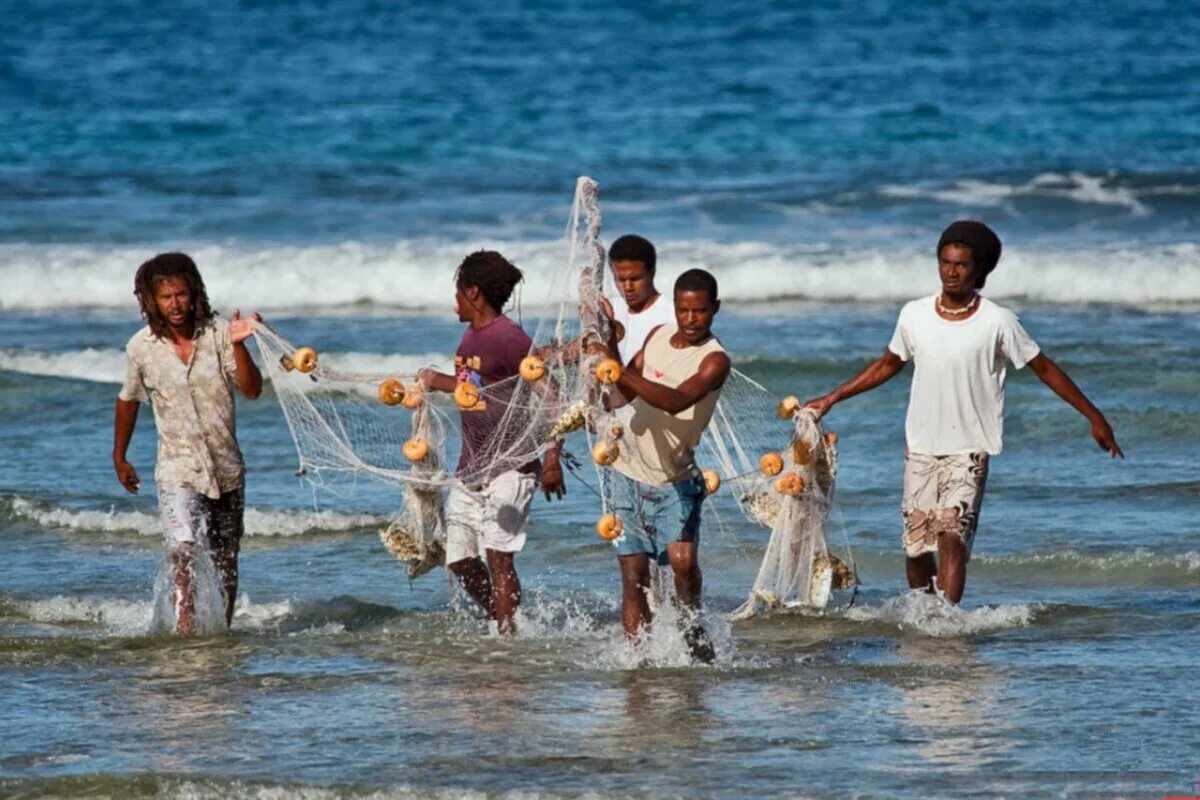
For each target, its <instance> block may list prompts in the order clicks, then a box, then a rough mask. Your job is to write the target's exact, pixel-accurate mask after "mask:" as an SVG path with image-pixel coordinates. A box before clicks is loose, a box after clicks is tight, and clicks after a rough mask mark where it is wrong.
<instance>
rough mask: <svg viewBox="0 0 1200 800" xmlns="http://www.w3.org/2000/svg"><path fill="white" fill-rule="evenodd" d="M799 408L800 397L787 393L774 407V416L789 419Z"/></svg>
mask: <svg viewBox="0 0 1200 800" xmlns="http://www.w3.org/2000/svg"><path fill="white" fill-rule="evenodd" d="M799 410H800V399H799V398H798V397H796V396H795V395H788V396H787V397H785V398H783V399H782V400H780V401H779V406H778V407H777V408H776V409H775V416H777V417H779V418H780V419H791V418H792V417H794V416H796V412H797V411H799Z"/></svg>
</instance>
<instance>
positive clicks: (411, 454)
mask: <svg viewBox="0 0 1200 800" xmlns="http://www.w3.org/2000/svg"><path fill="white" fill-rule="evenodd" d="M427 455H429V445H428V444H426V443H425V442H424V441H423V440H421V439H409V440H408V441H407V442H405V443H404V457H405V458H407V459H408V460H409V461H424V460H425V456H427Z"/></svg>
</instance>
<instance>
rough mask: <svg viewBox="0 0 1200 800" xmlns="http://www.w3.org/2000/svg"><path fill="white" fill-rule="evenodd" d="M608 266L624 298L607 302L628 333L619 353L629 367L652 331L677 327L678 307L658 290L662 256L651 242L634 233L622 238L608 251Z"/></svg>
mask: <svg viewBox="0 0 1200 800" xmlns="http://www.w3.org/2000/svg"><path fill="white" fill-rule="evenodd" d="M608 263H609V264H611V265H612V271H613V282H614V283H615V284H616V286H617V291H618V292H619V293H620V295H621V296H620V298H618V300H617V302H616V303H613V304H611V305H610V304H609V303H608V302H607V301H605V305H606V310H607V311H608V314H609V316H610V317H612V318H613V320H614V321H616V322H617V323H618V324H619V325H620V326H621V330H623V331H624V335H622V336H621V338H620V340H619V341H618V342H617V352H618V353H619V354H620V356H621V363H622V364H628V363H630V362H631V361H632V360H633V357H634V356H636V355H637V354H638V351H639V350H641V349H642V345H643V344H645V343H646V337H647V336H648V335H649V334H650V331H652V330H654V329H655V328H657V327H658V326H659V325H674V324H675V308H674V306H673V305H672V303H671V301H670V300H669V299H668V298H665V297H663V296H662V295H661V294H659V293H658V290H657V289H655V288H654V275H655V269H656V267H657V265H658V254H657V252H656V251H655V249H654V245H653V244H651V243H650V242H649V241H648V240H646V239H643V238H642V237H641V236H635V235H633V234H629V235H626V236H622V237H621V238H619V239H617V240H616V241H615V242H613V243H612V245H611V246H610V247H609V248H608ZM622 300H623V301H624V302H621V301H622Z"/></svg>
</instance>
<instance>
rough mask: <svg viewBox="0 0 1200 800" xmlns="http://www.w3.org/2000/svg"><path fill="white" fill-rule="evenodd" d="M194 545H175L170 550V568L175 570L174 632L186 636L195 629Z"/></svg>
mask: <svg viewBox="0 0 1200 800" xmlns="http://www.w3.org/2000/svg"><path fill="white" fill-rule="evenodd" d="M194 548H195V546H194V545H191V544H184V545H176V546H175V548H174V549H173V550H172V552H171V568H172V569H173V570H174V571H175V632H176V633H178V634H180V635H181V636H187V635H189V634H191V633H192V631H193V630H195V621H196V596H195V593H194V591H193V586H192V584H193V581H192V568H193V566H194V565H195V560H196V553H195V549H194Z"/></svg>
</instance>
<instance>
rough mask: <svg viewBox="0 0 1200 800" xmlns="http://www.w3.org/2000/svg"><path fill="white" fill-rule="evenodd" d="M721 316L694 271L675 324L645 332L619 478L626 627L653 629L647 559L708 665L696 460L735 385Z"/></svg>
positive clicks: (706, 278)
mask: <svg viewBox="0 0 1200 800" xmlns="http://www.w3.org/2000/svg"><path fill="white" fill-rule="evenodd" d="M720 307H721V302H720V300H719V299H718V297H717V281H716V279H715V278H713V276H712V275H710V274H709V273H707V272H705V271H704V270H700V269H692V270H688V271H687V272H685V273H683V274H682V275H680V276H679V279H678V280H677V281H676V282H675V292H674V309H675V315H674V316H675V319H674V321H673V322H672V323H671V324H668V325H661V326H658V327H656V328H655V329H653V330H652V331H650V332H649V334H648V335H647V337H646V339H645V346H644V347H642V348H641V349H640V350H639V351H638V352H637V353H636V354H635V355H634V356H633V358H632V360H631V362H630V364H629V366H628V367H627V368H626V369H625V370H624V372H623V373H622V375H621V379H620V381H619V382H618V383H617V388H618V389H619V390H620V391H621V394H622V395H623V396H624V398H625V399H626V400H628V401H629V408H630V412H629V414H628V416H627V417H624V418H623V432H622V436H621V439H620V444H619V454H618V456H617V459H616V461H615V462H614V464H613V468H614V469H615V470H616V471H617V472H618V473H619V474H618V476H617V480H616V487H615V489H616V491H615V496H616V500H615V502H616V512H617V516H618V517H619V518H620V519H621V522H622V525H623V530H622V533H621V536H620V537H618V538H617V539H616V540H615V542H614V544H615V546H616V550H617V557H618V561H619V562H620V565H621V585H622V595H621V621H622V624H623V626H624V628H625V633H626V634H627V635H628V636H629V637H631V638H634V637H636V636H638V634H639V633H640V632H642V631H643V630H644V629H645V628H646V627H647V626H648V625H649V624H650V621H651V612H650V604H649V600H648V597H647V592H648V591H649V589H650V559H651V558H654V559H656V560H657V561H658V563H660V564H662V565H664V566H665V565H667V564H669V565H670V567H671V570H672V572H673V573H674V578H675V593H676V595H677V596H678V598H679V601H680V603H681V604H682V605H683V607H684V610H685V611H686V612H687V616H688V620H687V628H686V630H685V639H686V641H687V643H688V646H689V648H690V649H691V651H692V655H693V656H694V657H695V658H696V659H697V660H700V661H706V662H708V661H712V660H713V657H714V653H713V649H712V644H711V642H710V641H709V639H708V636H707V634H706V633H705V632H704V629H703V628H702V627H701V625H700V621H699V611H700V591H701V573H700V562H699V557H698V553H697V550H698V547H699V544H700V507H701V504H702V503H703V501H704V497H705V489H704V479H703V478H702V477H701V476H700V470H699V469H698V468H697V467H696V460H695V455H694V450H695V448H696V446H697V445H698V444H699V443H700V437H701V435H702V434H703V433H704V429H705V427H706V426H707V425H708V421H709V420H710V419H711V418H712V413H713V409H714V408H715V407H716V404H717V398H718V396H719V395H720V393H721V388H722V387H723V386H724V384H725V380H726V378H728V377H729V370H730V368H731V365H730V361H729V356H728V355H726V354H725V349H724V348H723V347H721V343H720V342H719V341H718V340H717V338H716V337H715V336H713V334H712V322H713V317H715V316H716V314H717V311H718V310H719V309H720Z"/></svg>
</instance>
